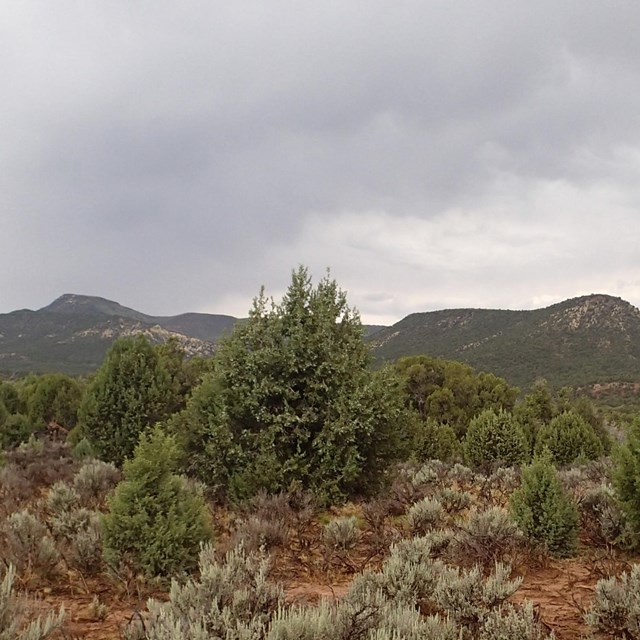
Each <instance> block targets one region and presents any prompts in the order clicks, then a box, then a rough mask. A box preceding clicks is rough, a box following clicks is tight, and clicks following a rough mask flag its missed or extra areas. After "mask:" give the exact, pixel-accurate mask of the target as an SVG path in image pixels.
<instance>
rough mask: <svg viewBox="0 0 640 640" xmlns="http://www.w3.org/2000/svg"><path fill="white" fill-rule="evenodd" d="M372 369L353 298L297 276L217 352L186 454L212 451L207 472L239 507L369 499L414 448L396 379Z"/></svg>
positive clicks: (193, 408)
mask: <svg viewBox="0 0 640 640" xmlns="http://www.w3.org/2000/svg"><path fill="white" fill-rule="evenodd" d="M369 364H370V356H369V351H368V348H367V346H366V345H365V343H364V341H363V332H362V325H361V322H360V317H359V315H358V313H357V312H356V311H355V310H353V309H351V308H350V307H349V306H348V304H347V299H346V294H345V293H344V292H343V291H342V290H340V289H339V287H338V285H337V284H336V282H335V280H332V279H330V278H329V276H328V275H327V276H326V277H325V278H323V279H322V280H321V281H320V282H319V283H318V284H317V286H315V287H314V286H312V283H311V277H310V276H309V273H308V271H307V269H306V268H304V267H300V268H299V269H297V270H296V271H294V272H293V275H292V279H291V284H290V285H289V288H288V290H287V292H286V294H285V295H284V298H283V299H282V301H281V302H280V303H279V304H276V303H275V302H273V301H272V300H268V299H267V297H266V296H265V294H264V290H263V291H261V292H260V295H259V296H258V297H257V298H256V299H255V300H254V303H253V308H252V309H251V311H250V313H249V318H248V320H247V321H246V322H244V323H239V324H238V325H237V326H236V327H235V328H234V331H233V334H232V335H231V336H230V337H229V338H228V339H227V340H225V341H223V342H222V344H221V346H220V349H219V352H218V356H217V360H216V366H215V372H214V374H213V378H214V380H215V382H214V381H211V380H210V381H209V382H208V383H207V385H208V386H207V389H206V393H207V394H208V397H209V400H208V401H207V399H206V397H205V396H204V395H203V394H201V393H199V392H195V393H194V398H193V400H192V402H190V406H189V407H187V410H186V412H185V414H184V415H182V416H181V417H180V418H178V419H177V422H178V423H179V424H180V425H181V426H180V429H181V430H182V431H183V432H184V433H185V434H186V435H185V436H184V437H183V441H184V445H185V446H186V447H188V448H191V449H192V450H195V449H199V450H200V451H206V450H207V449H209V450H211V452H212V454H213V455H214V459H210V460H209V461H208V462H207V463H206V464H205V465H204V467H205V469H204V470H205V472H206V467H208V468H209V469H212V470H213V473H214V475H215V476H216V477H217V478H220V477H222V476H224V477H226V478H228V482H229V485H230V490H231V493H232V494H233V495H235V496H237V497H246V496H249V495H252V494H254V493H255V492H257V491H258V490H259V489H266V490H267V491H270V492H275V491H279V490H282V489H287V488H289V486H290V485H291V483H297V484H298V485H300V486H302V487H303V488H308V489H311V490H313V491H314V492H315V493H316V494H318V495H320V496H321V497H323V498H327V499H329V498H331V499H334V498H338V499H339V498H340V497H344V496H345V495H347V494H349V493H353V492H365V491H373V490H375V488H376V487H377V486H378V485H379V483H380V481H381V480H382V479H383V478H384V475H385V472H386V471H387V469H388V466H389V464H390V462H391V461H392V460H394V459H396V458H397V457H399V456H402V455H404V454H405V445H406V441H407V440H408V438H407V439H406V440H405V433H403V430H402V416H403V413H404V409H403V406H402V398H401V396H400V393H399V389H398V382H397V380H396V378H395V376H394V375H392V374H391V373H390V372H389V371H387V370H382V371H378V372H372V371H371V370H370V368H369ZM203 424H204V425H207V426H206V427H205V428H204V429H203ZM216 470H217V471H216ZM203 479H204V480H206V478H203Z"/></svg>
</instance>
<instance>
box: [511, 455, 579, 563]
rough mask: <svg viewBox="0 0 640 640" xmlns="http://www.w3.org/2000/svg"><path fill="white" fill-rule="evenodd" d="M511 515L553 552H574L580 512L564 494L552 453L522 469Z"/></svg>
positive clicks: (538, 458) (533, 538)
mask: <svg viewBox="0 0 640 640" xmlns="http://www.w3.org/2000/svg"><path fill="white" fill-rule="evenodd" d="M510 506H511V514H512V516H513V519H514V520H515V522H516V524H517V525H518V526H519V527H520V529H521V530H522V531H523V532H524V534H525V535H526V536H527V537H528V538H530V539H531V540H533V541H534V542H537V543H539V544H542V545H544V546H545V547H546V548H547V549H548V550H549V552H550V553H551V554H552V555H555V556H559V557H565V556H571V555H573V554H574V553H575V551H576V547H577V544H578V523H579V515H578V510H577V508H576V506H575V505H574V504H573V502H572V501H571V500H570V498H569V497H568V496H567V494H566V493H565V491H564V489H563V488H562V485H561V484H560V480H559V479H558V475H557V473H556V469H555V467H554V465H553V462H552V460H551V455H550V454H549V452H547V451H545V452H544V453H543V454H542V455H541V456H538V457H536V458H535V459H534V461H533V463H532V464H531V465H529V466H528V467H525V468H524V469H523V471H522V485H521V487H520V488H519V489H518V490H516V491H515V492H514V493H513V495H512V496H511V500H510Z"/></svg>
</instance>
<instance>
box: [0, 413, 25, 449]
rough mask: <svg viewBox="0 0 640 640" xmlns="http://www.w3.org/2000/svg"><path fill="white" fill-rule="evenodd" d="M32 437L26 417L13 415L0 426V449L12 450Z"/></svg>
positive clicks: (19, 414) (17, 414)
mask: <svg viewBox="0 0 640 640" xmlns="http://www.w3.org/2000/svg"><path fill="white" fill-rule="evenodd" d="M31 437H33V427H32V425H31V422H29V419H28V418H27V416H25V415H22V414H21V413H15V414H12V415H10V416H7V418H6V420H5V421H4V423H3V424H2V426H0V449H13V448H15V447H18V446H20V445H22V444H24V443H25V442H27V441H28V440H29V439H30V438H31Z"/></svg>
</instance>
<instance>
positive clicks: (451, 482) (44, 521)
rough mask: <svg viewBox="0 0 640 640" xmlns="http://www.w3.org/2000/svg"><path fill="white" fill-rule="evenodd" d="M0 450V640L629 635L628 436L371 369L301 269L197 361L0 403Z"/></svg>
mask: <svg viewBox="0 0 640 640" xmlns="http://www.w3.org/2000/svg"><path fill="white" fill-rule="evenodd" d="M623 427H624V429H623ZM622 434H624V435H622ZM612 436H613V437H612ZM0 442H1V444H2V447H3V449H4V453H3V459H2V466H1V468H0V497H1V501H0V508H1V510H2V512H1V513H0V518H1V522H0V535H1V536H2V543H3V544H2V547H1V548H0V556H2V560H3V566H4V569H3V570H2V573H1V574H0V577H1V578H2V584H1V586H0V639H4V638H6V639H9V638H24V639H25V640H27V639H29V640H37V639H38V638H44V637H46V636H48V635H56V634H58V636H59V637H67V638H69V637H92V638H105V639H106V638H118V637H124V638H126V639H128V640H142V639H143V638H147V639H149V640H169V639H174V638H175V639H178V640H179V639H182V638H184V639H185V640H186V639H191V638H193V639H202V640H204V639H208V638H212V639H214V638H216V639H217V638H221V639H222V638H224V639H225V640H235V639H237V640H245V639H246V640H248V639H256V640H258V639H263V638H264V639H269V640H276V639H277V640H285V639H288V638H291V639H293V638H296V639H298V638H301V639H303V640H304V639H309V640H316V639H317V640H320V639H322V640H334V639H335V640H353V639H372V640H374V639H375V640H386V639H387V638H388V639H396V638H397V639H399V638H408V639H414V638H415V639H416V640H417V639H423V638H424V639H432V638H433V639H438V640H439V639H442V640H446V639H451V640H454V639H460V638H462V639H466V638H480V639H482V640H489V639H493V638H496V639H505V640H508V639H511V638H513V639H514V640H515V639H516V638H518V639H520V638H523V639H527V638H531V639H534V638H535V639H542V638H551V637H559V638H580V637H585V638H586V637H603V638H604V637H607V638H608V637H613V638H616V637H619V638H640V568H639V567H640V565H636V564H635V563H634V560H635V559H637V557H638V556H637V549H638V545H639V541H640V537H639V536H640V420H632V421H630V422H629V423H628V424H624V425H623V424H622V423H621V422H618V423H614V422H613V421H612V420H611V419H609V420H607V421H606V422H605V420H604V419H603V418H602V416H601V415H600V414H599V413H598V412H597V411H596V410H595V409H594V407H593V406H592V405H591V404H590V403H589V402H588V401H587V400H585V399H584V398H580V397H578V396H576V395H575V394H574V393H573V392H572V391H570V390H567V389H563V390H560V391H554V390H552V389H550V388H549V387H548V386H547V385H546V384H545V383H544V382H540V383H539V384H537V385H536V386H535V387H534V388H533V389H532V390H530V392H529V393H527V394H522V393H520V391H519V390H518V389H516V388H513V387H511V386H510V385H509V384H508V383H507V382H506V381H505V380H503V379H501V378H498V377H496V376H495V375H492V374H490V373H475V372H474V371H473V370H472V369H471V368H470V367H468V366H466V365H462V364H459V363H455V362H446V361H442V360H438V359H433V358H430V357H427V356H415V357H411V358H404V359H401V360H399V361H398V362H396V363H393V364H391V365H389V366H388V367H385V368H383V369H374V368H372V367H371V361H370V356H369V351H368V349H367V347H366V345H365V344H364V342H363V337H362V327H361V324H360V319H359V317H358V314H357V312H355V311H354V310H352V309H351V308H349V307H348V305H347V301H346V296H345V294H344V292H342V291H341V290H340V289H339V288H338V286H337V284H336V283H335V281H333V280H331V279H330V278H329V277H326V278H324V279H323V280H321V281H320V282H319V283H318V285H317V286H316V287H314V286H312V283H311V279H310V277H309V275H308V273H307V271H306V269H304V268H300V269H298V270H297V271H295V272H294V273H293V277H292V282H291V285H290V287H289V290H288V291H287V294H286V295H285V297H284V298H283V300H282V301H281V302H280V303H275V302H273V301H272V300H269V299H267V298H266V297H265V295H264V293H262V292H261V294H260V295H259V296H258V297H257V298H256V300H255V301H254V306H253V308H252V310H251V312H250V315H249V320H248V321H247V322H246V323H243V324H241V325H237V326H236V327H235V329H234V332H233V334H232V335H231V336H230V337H229V338H228V339H226V340H225V341H224V342H223V343H222V345H221V346H220V348H219V350H218V351H217V353H216V355H215V356H214V357H213V358H211V359H207V360H204V359H191V360H186V359H185V358H184V354H183V353H182V351H181V349H180V348H179V347H178V346H177V344H175V343H172V342H170V343H168V344H166V345H161V346H155V347H154V346H151V345H150V344H149V343H148V342H147V341H146V340H145V339H144V338H143V337H139V336H138V337H131V338H125V339H121V340H119V341H117V342H116V343H115V344H114V346H113V348H112V349H111V351H110V352H109V354H108V355H107V357H106V359H105V362H104V364H103V366H102V367H101V369H100V370H99V371H98V372H97V373H96V375H95V376H93V377H92V378H90V379H74V378H70V377H67V376H64V375H61V374H48V375H45V376H28V377H26V378H23V379H21V380H13V381H4V382H2V383H0ZM554 590H555V593H556V595H555V596H553V597H552V594H553V593H554ZM33 596H37V598H36V599H35V600H34V599H33ZM61 605H64V606H65V608H66V610H64V609H62V608H60V607H61ZM534 605H535V606H534Z"/></svg>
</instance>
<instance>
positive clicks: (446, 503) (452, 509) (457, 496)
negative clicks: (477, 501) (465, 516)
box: [436, 488, 473, 515]
mask: <svg viewBox="0 0 640 640" xmlns="http://www.w3.org/2000/svg"><path fill="white" fill-rule="evenodd" d="M436 499H437V500H438V501H439V502H440V504H441V505H442V508H443V509H444V510H445V511H446V512H447V513H449V514H454V515H457V514H459V513H461V512H462V511H464V510H465V509H468V508H469V507H470V506H471V503H472V502H473V496H472V495H471V494H470V493H469V492H468V491H457V490H456V489H449V488H444V489H442V491H440V492H439V493H438V494H437V495H436Z"/></svg>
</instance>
